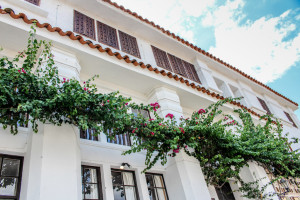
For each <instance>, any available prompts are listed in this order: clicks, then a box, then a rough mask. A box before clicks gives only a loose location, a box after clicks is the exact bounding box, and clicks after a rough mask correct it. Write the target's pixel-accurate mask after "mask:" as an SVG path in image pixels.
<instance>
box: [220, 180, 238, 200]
mask: <svg viewBox="0 0 300 200" xmlns="http://www.w3.org/2000/svg"><path fill="white" fill-rule="evenodd" d="M216 192H217V195H218V198H219V200H235V198H234V195H233V193H232V190H231V187H230V184H229V183H225V184H224V185H223V186H222V187H221V188H216Z"/></svg>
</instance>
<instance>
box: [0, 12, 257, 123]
mask: <svg viewBox="0 0 300 200" xmlns="http://www.w3.org/2000/svg"><path fill="white" fill-rule="evenodd" d="M0 14H9V15H10V16H11V17H12V18H13V19H20V18H21V19H23V21H24V22H25V23H27V24H32V23H33V22H35V23H36V26H37V27H38V28H46V29H47V30H48V31H50V32H57V33H58V34H59V35H60V36H68V37H69V38H70V39H71V40H78V41H79V42H80V43H81V44H82V45H85V44H87V45H88V46H89V47H90V48H92V49H95V48H96V49H98V51H99V52H101V53H103V52H106V53H107V54H108V55H110V56H115V57H116V58H117V59H119V60H125V61H126V62H127V63H132V64H133V65H136V64H137V61H136V60H135V59H133V60H130V58H129V56H127V55H125V56H121V55H120V53H118V52H113V51H112V50H111V49H110V48H105V49H103V48H102V46H101V45H100V44H93V42H92V41H89V40H84V38H83V37H82V36H80V35H75V34H74V33H73V32H72V31H66V32H63V31H62V30H61V28H59V27H52V26H51V25H50V24H48V23H43V24H41V23H40V22H39V21H37V20H35V19H28V18H27V16H26V15H25V14H24V13H20V14H15V13H14V11H13V10H11V9H1V7H0ZM138 65H139V66H140V67H141V68H143V69H144V68H147V69H148V70H149V71H153V72H155V73H157V74H158V73H160V74H161V75H163V76H166V75H167V76H168V77H169V78H173V79H175V80H177V81H178V80H180V82H181V83H185V84H186V85H187V86H190V87H191V88H193V89H196V90H198V91H199V92H200V91H201V92H203V93H207V94H208V95H210V96H212V97H214V98H216V99H224V97H223V96H221V95H219V94H217V95H216V94H215V93H211V92H210V91H209V90H207V89H206V88H204V87H202V86H200V85H197V86H196V85H195V83H190V81H189V80H187V79H185V78H183V77H178V75H177V74H173V73H171V72H166V71H165V70H159V69H157V68H155V69H154V70H153V67H152V66H151V65H150V64H147V65H145V64H144V63H143V62H139V63H138ZM230 103H231V104H233V105H237V106H239V107H240V108H244V109H246V110H248V111H249V112H251V113H252V114H253V115H255V116H258V117H260V115H259V114H258V113H256V112H254V111H253V110H250V109H249V108H247V107H245V106H243V105H241V104H240V103H238V102H236V101H233V102H230Z"/></svg>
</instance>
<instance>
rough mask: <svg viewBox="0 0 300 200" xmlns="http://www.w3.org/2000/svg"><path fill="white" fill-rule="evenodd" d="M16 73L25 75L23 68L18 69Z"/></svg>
mask: <svg viewBox="0 0 300 200" xmlns="http://www.w3.org/2000/svg"><path fill="white" fill-rule="evenodd" d="M18 72H19V73H21V72H22V73H24V74H26V71H25V70H24V69H23V68H22V69H18Z"/></svg>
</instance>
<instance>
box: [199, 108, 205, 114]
mask: <svg viewBox="0 0 300 200" xmlns="http://www.w3.org/2000/svg"><path fill="white" fill-rule="evenodd" d="M202 113H206V111H205V110H204V109H200V110H198V114H202Z"/></svg>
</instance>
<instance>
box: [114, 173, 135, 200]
mask: <svg viewBox="0 0 300 200" xmlns="http://www.w3.org/2000/svg"><path fill="white" fill-rule="evenodd" d="M111 176H112V184H113V192H114V199H115V200H138V199H139V198H138V193H137V187H136V181H135V175H134V172H132V171H124V170H117V169H112V170H111Z"/></svg>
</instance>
